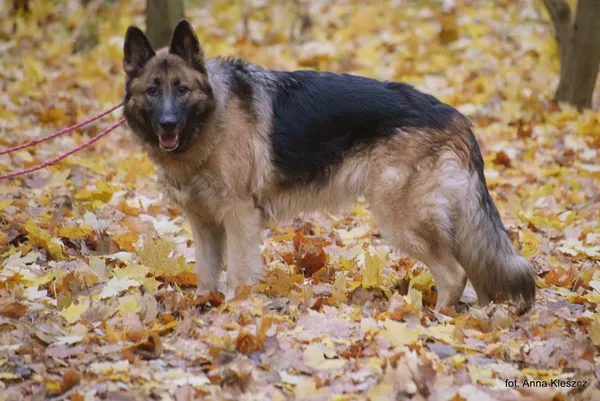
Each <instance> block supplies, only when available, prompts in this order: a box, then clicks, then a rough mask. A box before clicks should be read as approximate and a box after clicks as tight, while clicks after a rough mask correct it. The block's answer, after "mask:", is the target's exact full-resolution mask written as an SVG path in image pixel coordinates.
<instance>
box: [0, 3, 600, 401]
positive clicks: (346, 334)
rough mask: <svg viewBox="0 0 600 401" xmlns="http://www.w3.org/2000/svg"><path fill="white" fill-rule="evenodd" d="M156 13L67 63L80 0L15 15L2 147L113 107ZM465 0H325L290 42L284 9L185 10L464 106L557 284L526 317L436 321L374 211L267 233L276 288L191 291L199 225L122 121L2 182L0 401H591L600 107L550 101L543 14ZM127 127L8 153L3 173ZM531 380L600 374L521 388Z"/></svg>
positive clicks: (412, 269) (116, 21)
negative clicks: (125, 52) (165, 189)
mask: <svg viewBox="0 0 600 401" xmlns="http://www.w3.org/2000/svg"><path fill="white" fill-rule="evenodd" d="M5 3H7V2H6V1H5ZM143 3H144V2H141V1H133V2H129V1H125V2H116V4H115V5H112V6H109V5H107V6H104V7H101V8H100V9H99V11H98V14H97V15H96V16H95V17H94V18H95V23H96V24H97V31H98V33H99V37H100V44H99V46H98V47H96V48H95V49H93V50H91V51H89V52H88V53H85V54H81V53H76V54H73V52H72V45H73V40H75V39H74V38H73V32H74V29H75V27H77V25H78V24H79V23H80V19H81V18H82V17H83V16H84V15H85V14H84V11H83V10H82V9H81V8H80V7H79V2H75V1H66V2H63V4H62V5H56V3H55V2H33V4H34V6H33V12H32V15H31V16H29V17H26V18H24V17H20V18H18V19H17V20H16V33H15V34H12V33H11V32H12V29H13V21H14V19H8V18H4V17H5V16H6V15H3V18H2V19H1V21H2V22H0V28H1V30H0V35H1V36H2V43H1V44H0V46H1V47H2V48H3V49H4V50H3V52H4V54H5V55H4V56H3V57H2V60H1V63H2V68H0V78H1V79H0V85H1V86H0V87H1V88H2V90H1V91H0V104H1V105H2V106H1V107H0V130H1V132H2V134H1V135H0V145H2V146H3V147H6V146H11V145H14V144H18V143H22V142H24V141H27V140H30V139H32V138H36V137H39V136H41V135H44V134H47V133H49V132H51V131H52V130H53V129H58V128H60V127H63V126H67V125H70V124H72V123H74V122H76V121H80V120H82V119H83V118H84V117H85V116H88V115H91V114H93V113H95V112H99V111H101V110H103V109H105V108H108V107H109V106H111V105H113V104H115V103H117V102H118V101H119V100H120V97H121V95H122V88H123V73H122V71H121V50H120V48H121V45H122V35H123V32H125V29H126V27H127V26H128V25H129V24H130V23H132V22H135V23H138V24H140V25H142V24H143V7H144V4H143ZM191 3H194V2H190V4H191ZM421 3H422V4H421ZM446 3H447V4H450V2H446ZM455 3H456V7H455V8H454V9H452V7H450V8H448V9H446V11H445V12H444V11H443V10H444V9H443V8H440V7H438V6H434V5H433V3H432V5H429V6H428V5H427V4H428V3H427V2H420V3H419V5H413V4H407V3H405V2H397V1H396V2H394V1H391V2H372V3H362V2H325V1H314V2H310V7H309V11H310V13H311V15H312V16H313V25H312V26H311V27H310V28H309V29H308V30H306V31H304V32H296V33H295V36H296V39H295V42H294V43H290V41H289V39H288V38H289V30H290V29H289V28H290V26H292V25H293V24H292V21H293V18H294V12H293V7H291V6H281V5H280V4H279V3H278V4H274V5H269V4H266V3H265V4H264V5H263V3H262V2H261V3H260V4H259V3H258V2H257V3H256V4H253V5H252V10H253V11H252V13H251V15H250V18H249V23H248V28H249V32H248V33H245V32H244V31H243V29H242V25H241V24H240V20H241V10H240V9H239V7H238V6H239V4H238V2H226V1H216V2H211V6H210V9H208V10H207V9H201V8H192V6H190V9H189V10H188V16H189V18H190V19H191V21H192V23H193V24H194V26H195V27H196V30H197V33H198V35H199V36H200V38H201V40H202V43H203V45H204V47H205V52H206V53H207V54H209V55H236V56H241V57H244V58H247V59H249V60H252V61H253V62H256V63H260V64H262V65H264V66H267V67H271V68H278V69H293V68H318V69H322V70H333V71H339V72H342V71H344V72H353V73H357V74H363V75H367V76H371V77H377V78H379V79H395V80H401V81H405V82H409V83H412V84H414V85H416V86H417V87H418V88H419V89H422V90H425V91H428V92H430V93H432V94H434V95H436V96H438V97H440V98H441V99H442V100H443V101H445V102H448V103H449V104H452V105H454V106H455V107H457V108H459V110H461V111H462V112H463V113H465V114H466V115H467V116H468V117H470V118H471V119H472V120H473V122H474V124H475V126H476V134H477V136H478V139H479V142H480V145H481V148H482V152H483V154H484V159H485V162H486V171H485V173H486V177H487V180H488V185H489V187H490V190H491V192H492V196H493V198H494V199H495V201H496V203H497V205H498V208H499V209H500V212H501V215H502V216H503V219H504V221H505V224H506V226H507V228H508V230H509V233H510V235H511V238H512V239H513V241H514V242H515V244H516V245H517V246H518V247H519V249H520V250H521V252H522V253H523V254H524V256H526V257H527V258H529V259H530V260H532V261H533V263H534V265H535V267H536V270H537V272H538V274H539V277H540V280H539V284H538V286H539V289H540V290H539V295H538V299H537V301H538V303H537V305H536V306H535V307H534V309H533V310H532V311H531V312H529V313H528V314H526V315H525V316H516V314H515V309H514V308H513V307H510V306H506V305H492V306H489V307H486V308H479V307H474V306H473V307H467V306H464V305H463V306H462V307H461V308H458V310H444V311H442V312H443V313H434V312H433V311H432V308H433V305H434V304H435V298H436V292H435V287H434V282H433V280H432V278H431V275H430V274H429V273H428V271H427V270H426V269H425V268H424V267H423V266H422V265H421V264H420V263H415V262H414V261H413V260H410V259H408V258H405V257H403V255H400V254H396V253H394V252H392V250H391V249H390V248H389V246H388V245H387V244H386V242H385V240H384V239H383V238H381V236H380V235H379V231H378V229H377V227H376V225H375V222H374V221H373V219H372V216H371V214H370V212H369V210H368V205H366V204H365V203H363V202H360V201H359V202H358V203H357V204H356V205H355V206H354V207H353V208H352V209H351V210H350V211H348V212H347V213H341V214H336V215H330V214H315V215H309V216H304V217H303V218H302V219H297V220H295V221H290V222H285V223H283V224H280V225H278V226H272V227H271V228H269V229H267V230H265V233H264V234H265V241H264V245H263V248H262V252H263V255H264V257H265V260H266V261H267V263H268V273H267V275H266V277H265V279H264V280H263V281H262V282H261V283H259V284H257V285H255V286H254V287H253V288H249V287H246V288H244V287H242V288H238V290H237V291H236V294H235V296H234V297H233V299H232V300H230V301H224V299H223V298H222V297H221V296H220V295H215V294H213V295H207V296H202V297H196V296H195V295H194V290H195V275H194V269H193V259H194V252H193V243H192V239H191V236H190V234H189V231H190V230H189V226H188V225H187V223H186V221H185V219H184V218H183V216H182V215H181V212H180V211H178V210H177V209H175V208H172V207H170V206H169V205H167V204H166V203H164V202H163V201H162V198H161V195H160V193H159V191H158V189H157V187H156V184H155V181H154V176H153V174H154V169H153V166H152V164H151V163H150V161H149V160H148V159H147V158H146V157H145V156H144V155H143V154H142V153H141V152H140V150H139V148H138V147H137V146H136V145H135V144H134V143H133V141H132V140H131V138H130V136H129V134H128V133H127V131H126V130H125V129H119V130H117V131H116V132H114V133H113V134H111V135H109V136H108V137H107V138H105V139H104V140H102V141H101V142H99V143H98V144H97V145H95V146H94V147H93V149H88V150H84V151H83V152H81V153H79V154H77V155H75V156H72V157H70V158H68V159H66V160H65V161H64V162H62V163H60V164H58V165H57V166H54V167H50V168H47V169H45V170H43V171H40V172H39V173H36V174H33V175H31V176H27V177H23V178H21V179H18V180H14V181H12V182H10V183H8V182H3V183H2V185H1V186H0V226H1V230H0V252H1V255H2V256H1V260H2V268H1V270H0V388H1V389H2V390H1V391H0V399H2V400H12V399H15V400H16V399H19V400H20V399H24V398H23V397H29V398H28V399H32V398H31V397H33V398H35V397H40V396H41V397H43V396H46V397H57V398H60V397H62V398H63V399H73V400H83V399H86V400H87V399H93V398H92V397H94V396H96V397H100V398H104V399H148V398H149V397H154V398H161V399H176V400H188V399H193V397H197V398H201V399H202V398H203V397H204V398H206V399H232V400H233V399H261V400H262V399H271V400H285V399H298V400H329V399H335V400H346V399H348V400H354V399H370V400H388V399H434V400H521V399H522V400H527V399H529V400H533V399H536V400H539V399H543V400H551V399H576V398H577V399H588V400H592V399H598V398H599V397H600V392H599V390H598V377H599V376H600V370H599V369H598V365H599V359H600V352H599V348H598V347H600V308H599V306H598V304H599V303H600V269H599V260H600V235H599V234H598V232H599V230H598V229H599V221H600V219H599V217H600V216H599V214H600V204H599V198H598V194H600V184H599V180H598V179H599V178H600V169H599V168H598V165H599V164H598V149H599V148H600V113H598V111H594V110H588V111H585V112H582V113H579V112H577V111H576V110H574V109H573V108H571V107H569V106H568V105H566V104H558V103H556V102H554V101H552V100H551V98H552V91H553V88H554V87H555V85H556V83H557V82H556V80H557V76H558V74H557V72H558V55H557V49H556V45H555V44H554V43H553V41H552V32H551V28H550V25H549V23H548V22H547V18H546V16H545V14H544V11H543V10H542V8H541V7H540V5H539V4H537V3H534V2H532V1H525V0H522V1H515V2H509V1H504V2H502V6H501V7H499V6H497V5H493V4H491V2H486V1H475V0H473V1H468V0H464V1H456V2H455ZM9 8H10V7H8V6H7V7H2V10H3V11H2V13H4V14H6V13H7V12H8V9H9ZM273 16H276V18H273ZM358 16H360V18H359V17H358ZM117 118H118V116H116V115H115V116H113V117H111V118H108V119H107V120H105V121H103V122H101V123H98V124H95V125H93V126H92V127H91V128H88V129H85V130H82V131H81V132H79V133H77V134H75V135H73V136H71V137H64V138H61V139H57V140H54V141H52V142H49V143H46V144H44V145H41V146H39V147H37V148H35V149H27V150H21V151H18V152H16V153H15V154H14V155H10V156H9V155H4V156H0V173H2V172H7V171H12V170H14V169H18V168H22V167H29V166H31V165H35V164H37V163H39V162H40V161H42V160H44V159H47V158H49V157H51V156H53V155H56V154H58V153H60V152H62V151H65V150H67V149H70V148H72V147H74V146H76V145H77V144H80V143H82V141H83V140H84V139H85V138H87V137H88V136H89V135H94V134H95V133H98V132H100V130H101V129H103V128H105V127H106V126H107V125H108V124H109V123H110V122H113V121H116V119H117ZM465 300H467V301H470V302H472V301H473V296H472V295H471V296H470V297H469V296H467V297H465ZM525 378H527V379H530V380H531V379H534V380H542V381H549V380H551V379H556V378H558V379H561V380H585V381H587V387H586V388H578V389H573V388H560V387H552V388H538V389H530V388H519V389H509V388H507V387H506V380H507V379H511V380H512V379H516V380H517V381H518V383H522V382H523V380H524V379H525Z"/></svg>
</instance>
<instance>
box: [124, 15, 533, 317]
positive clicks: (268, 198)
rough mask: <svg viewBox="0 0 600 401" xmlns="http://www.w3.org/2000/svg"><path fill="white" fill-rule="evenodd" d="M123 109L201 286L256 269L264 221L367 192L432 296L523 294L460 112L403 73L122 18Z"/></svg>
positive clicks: (514, 255) (246, 276)
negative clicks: (264, 56)
mask: <svg viewBox="0 0 600 401" xmlns="http://www.w3.org/2000/svg"><path fill="white" fill-rule="evenodd" d="M123 67H124V70H125V73H126V87H125V112H124V115H125V117H126V118H127V122H128V124H129V127H130V128H131V130H132V131H133V133H134V134H135V136H136V137H137V138H138V139H139V142H140V143H141V145H142V146H143V148H144V149H145V151H146V152H147V153H148V155H149V157H150V158H151V160H152V161H153V163H154V164H155V165H156V167H157V175H158V180H159V183H160V184H161V187H162V188H163V191H164V192H165V194H166V195H167V198H169V199H170V200H171V201H172V202H173V203H175V204H176V205H178V206H179V207H180V208H181V209H182V210H183V211H184V214H185V215H186V217H187V218H188V219H189V221H190V224H191V227H192V231H193V237H194V242H195V253H196V273H197V276H198V287H199V290H201V291H216V290H217V288H218V283H219V276H220V272H221V269H222V268H223V265H224V264H226V265H227V287H228V289H229V291H228V293H229V294H231V290H232V289H234V288H235V287H236V286H238V285H245V284H252V283H255V282H256V281H257V280H259V279H260V278H261V275H262V272H263V265H264V261H263V259H262V257H261V254H260V250H259V245H260V242H261V230H262V228H263V226H264V225H265V224H266V223H267V222H269V221H271V220H277V219H282V218H286V219H287V218H291V217H294V216H296V215H297V214H299V213H303V212H310V211H318V210H323V209H327V210H332V209H338V208H339V207H340V206H343V205H344V204H346V205H347V204H351V203H352V202H354V201H355V200H356V199H357V197H359V196H361V195H362V196H364V197H365V199H366V200H367V202H368V203H369V205H370V208H371V210H372V212H373V214H374V216H375V217H376V219H377V223H378V225H379V227H380V229H381V231H382V233H383V235H384V237H386V238H387V240H388V241H390V242H391V243H392V244H393V245H394V246H395V247H396V248H397V249H398V250H400V251H402V252H403V253H405V254H407V255H409V256H411V257H413V258H415V259H417V260H419V261H421V262H423V263H424V264H425V265H426V266H427V267H428V268H429V269H430V271H431V273H432V275H433V278H434V280H435V284H436V287H437V289H438V299H437V304H436V309H437V310H439V309H440V308H442V307H445V306H450V305H453V304H456V303H457V302H458V301H459V299H460V297H461V295H462V293H463V290H464V288H465V284H466V281H467V278H468V279H469V280H470V281H471V283H472V284H473V287H474V289H475V291H476V293H477V296H478V300H479V302H480V304H487V303H489V302H491V301H501V300H506V299H513V300H516V301H524V302H521V304H525V306H526V307H527V306H531V305H533V302H534V299H535V290H536V284H535V273H534V270H533V268H532V266H531V264H530V263H529V262H528V261H527V260H526V259H524V258H523V257H521V256H520V255H519V253H518V252H517V250H516V249H515V248H514V247H513V244H512V243H511V240H510V239H509V236H508V235H507V233H506V231H505V229H504V226H503V224H502V222H501V220H500V216H499V214H498V211H497V209H496V207H495V206H494V203H493V202H492V199H491V197H490V194H489V193H488V190H487V186H486V182H485V177H484V175H483V160H482V157H481V153H480V151H479V147H478V145H477V141H476V140H475V137H474V135H473V133H472V131H471V124H470V122H469V121H468V120H467V118H466V117H464V116H463V115H461V114H460V113H459V112H458V111H457V110H455V109H454V108H452V107H450V106H448V105H446V104H443V103H441V102H440V101H439V100H437V99H436V98H434V97H433V96H431V95H427V94H424V93H421V92H419V91H417V90H416V89H414V88H413V87H412V86H410V85H407V84H403V83H396V82H381V81H377V80H374V79H369V78H363V77H360V76H354V75H349V74H341V75H339V74H334V73H329V72H316V71H294V72H283V71H273V70H268V69H264V68H261V67H259V66H257V65H254V64H250V63H247V62H244V61H242V60H238V59H223V58H217V59H210V60H207V59H206V58H205V56H204V52H203V50H202V47H201V46H200V44H199V42H198V38H197V36H196V35H195V33H194V30H193V28H192V26H191V25H190V24H189V23H188V22H187V21H186V20H182V21H180V22H179V24H178V25H177V27H176V28H175V30H174V32H173V36H172V39H171V44H170V46H169V47H168V48H164V49H161V50H158V51H156V52H155V50H154V49H153V48H152V46H151V45H150V43H149V42H148V39H147V38H146V36H145V35H144V33H143V32H142V31H141V30H140V29H138V28H136V27H134V26H131V27H129V29H128V30H127V33H126V36H125V43H124V59H123Z"/></svg>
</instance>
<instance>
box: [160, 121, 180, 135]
mask: <svg viewBox="0 0 600 401" xmlns="http://www.w3.org/2000/svg"><path fill="white" fill-rule="evenodd" d="M176 127H177V124H176V123H174V122H170V121H168V122H161V123H160V128H162V129H163V131H165V132H166V133H171V132H173V131H175V128H176Z"/></svg>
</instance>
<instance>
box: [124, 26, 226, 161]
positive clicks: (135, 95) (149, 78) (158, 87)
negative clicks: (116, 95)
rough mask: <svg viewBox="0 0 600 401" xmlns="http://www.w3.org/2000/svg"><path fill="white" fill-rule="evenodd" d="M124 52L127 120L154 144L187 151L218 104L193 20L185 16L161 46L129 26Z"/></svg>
mask: <svg viewBox="0 0 600 401" xmlns="http://www.w3.org/2000/svg"><path fill="white" fill-rule="evenodd" d="M123 52H124V57H123V69H124V70H125V74H126V85H125V113H124V114H125V117H126V118H127V122H128V124H129V126H130V127H131V129H132V130H133V132H134V133H135V134H136V135H138V136H139V137H140V138H141V139H142V140H143V141H144V142H146V143H148V144H150V145H151V146H155V147H157V148H160V149H163V150H164V151H167V152H174V153H183V152H185V151H186V150H188V149H189V148H190V146H191V145H192V144H193V143H194V142H195V141H196V139H197V138H198V136H199V135H200V134H201V133H202V131H203V129H204V127H205V124H206V122H207V120H208V119H209V118H210V116H211V114H212V111H213V110H214V107H215V100H214V96H213V91H212V88H211V86H210V83H209V79H208V75H207V71H206V61H205V58H204V52H203V51H202V48H201V47H200V44H199V42H198V38H197V37H196V34H195V33H194V30H193V28H192V26H191V25H190V23H189V22H188V21H186V20H181V21H180V22H179V23H178V24H177V26H176V27H175V30H174V31H173V36H172V38H171V44H170V46H169V47H168V48H165V49H161V50H159V51H157V52H155V51H154V49H153V48H152V46H151V45H150V42H149V41H148V39H147V38H146V35H144V33H143V32H142V31H141V30H140V29H139V28H137V27H135V26H130V27H129V29H127V33H126V34H125V44H124V46H123Z"/></svg>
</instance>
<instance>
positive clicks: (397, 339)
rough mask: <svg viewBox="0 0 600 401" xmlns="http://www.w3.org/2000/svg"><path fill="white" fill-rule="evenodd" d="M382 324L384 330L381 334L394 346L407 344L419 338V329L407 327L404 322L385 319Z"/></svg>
mask: <svg viewBox="0 0 600 401" xmlns="http://www.w3.org/2000/svg"><path fill="white" fill-rule="evenodd" d="M384 326H385V330H383V331H382V332H381V334H382V335H383V337H385V338H386V339H387V340H388V341H389V342H390V343H392V345H393V346H395V347H401V346H404V345H409V344H412V343H414V342H416V341H417V340H418V339H419V334H420V333H419V330H417V329H410V328H408V325H407V324H406V323H400V322H395V321H393V320H390V319H386V320H385V322H384Z"/></svg>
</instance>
